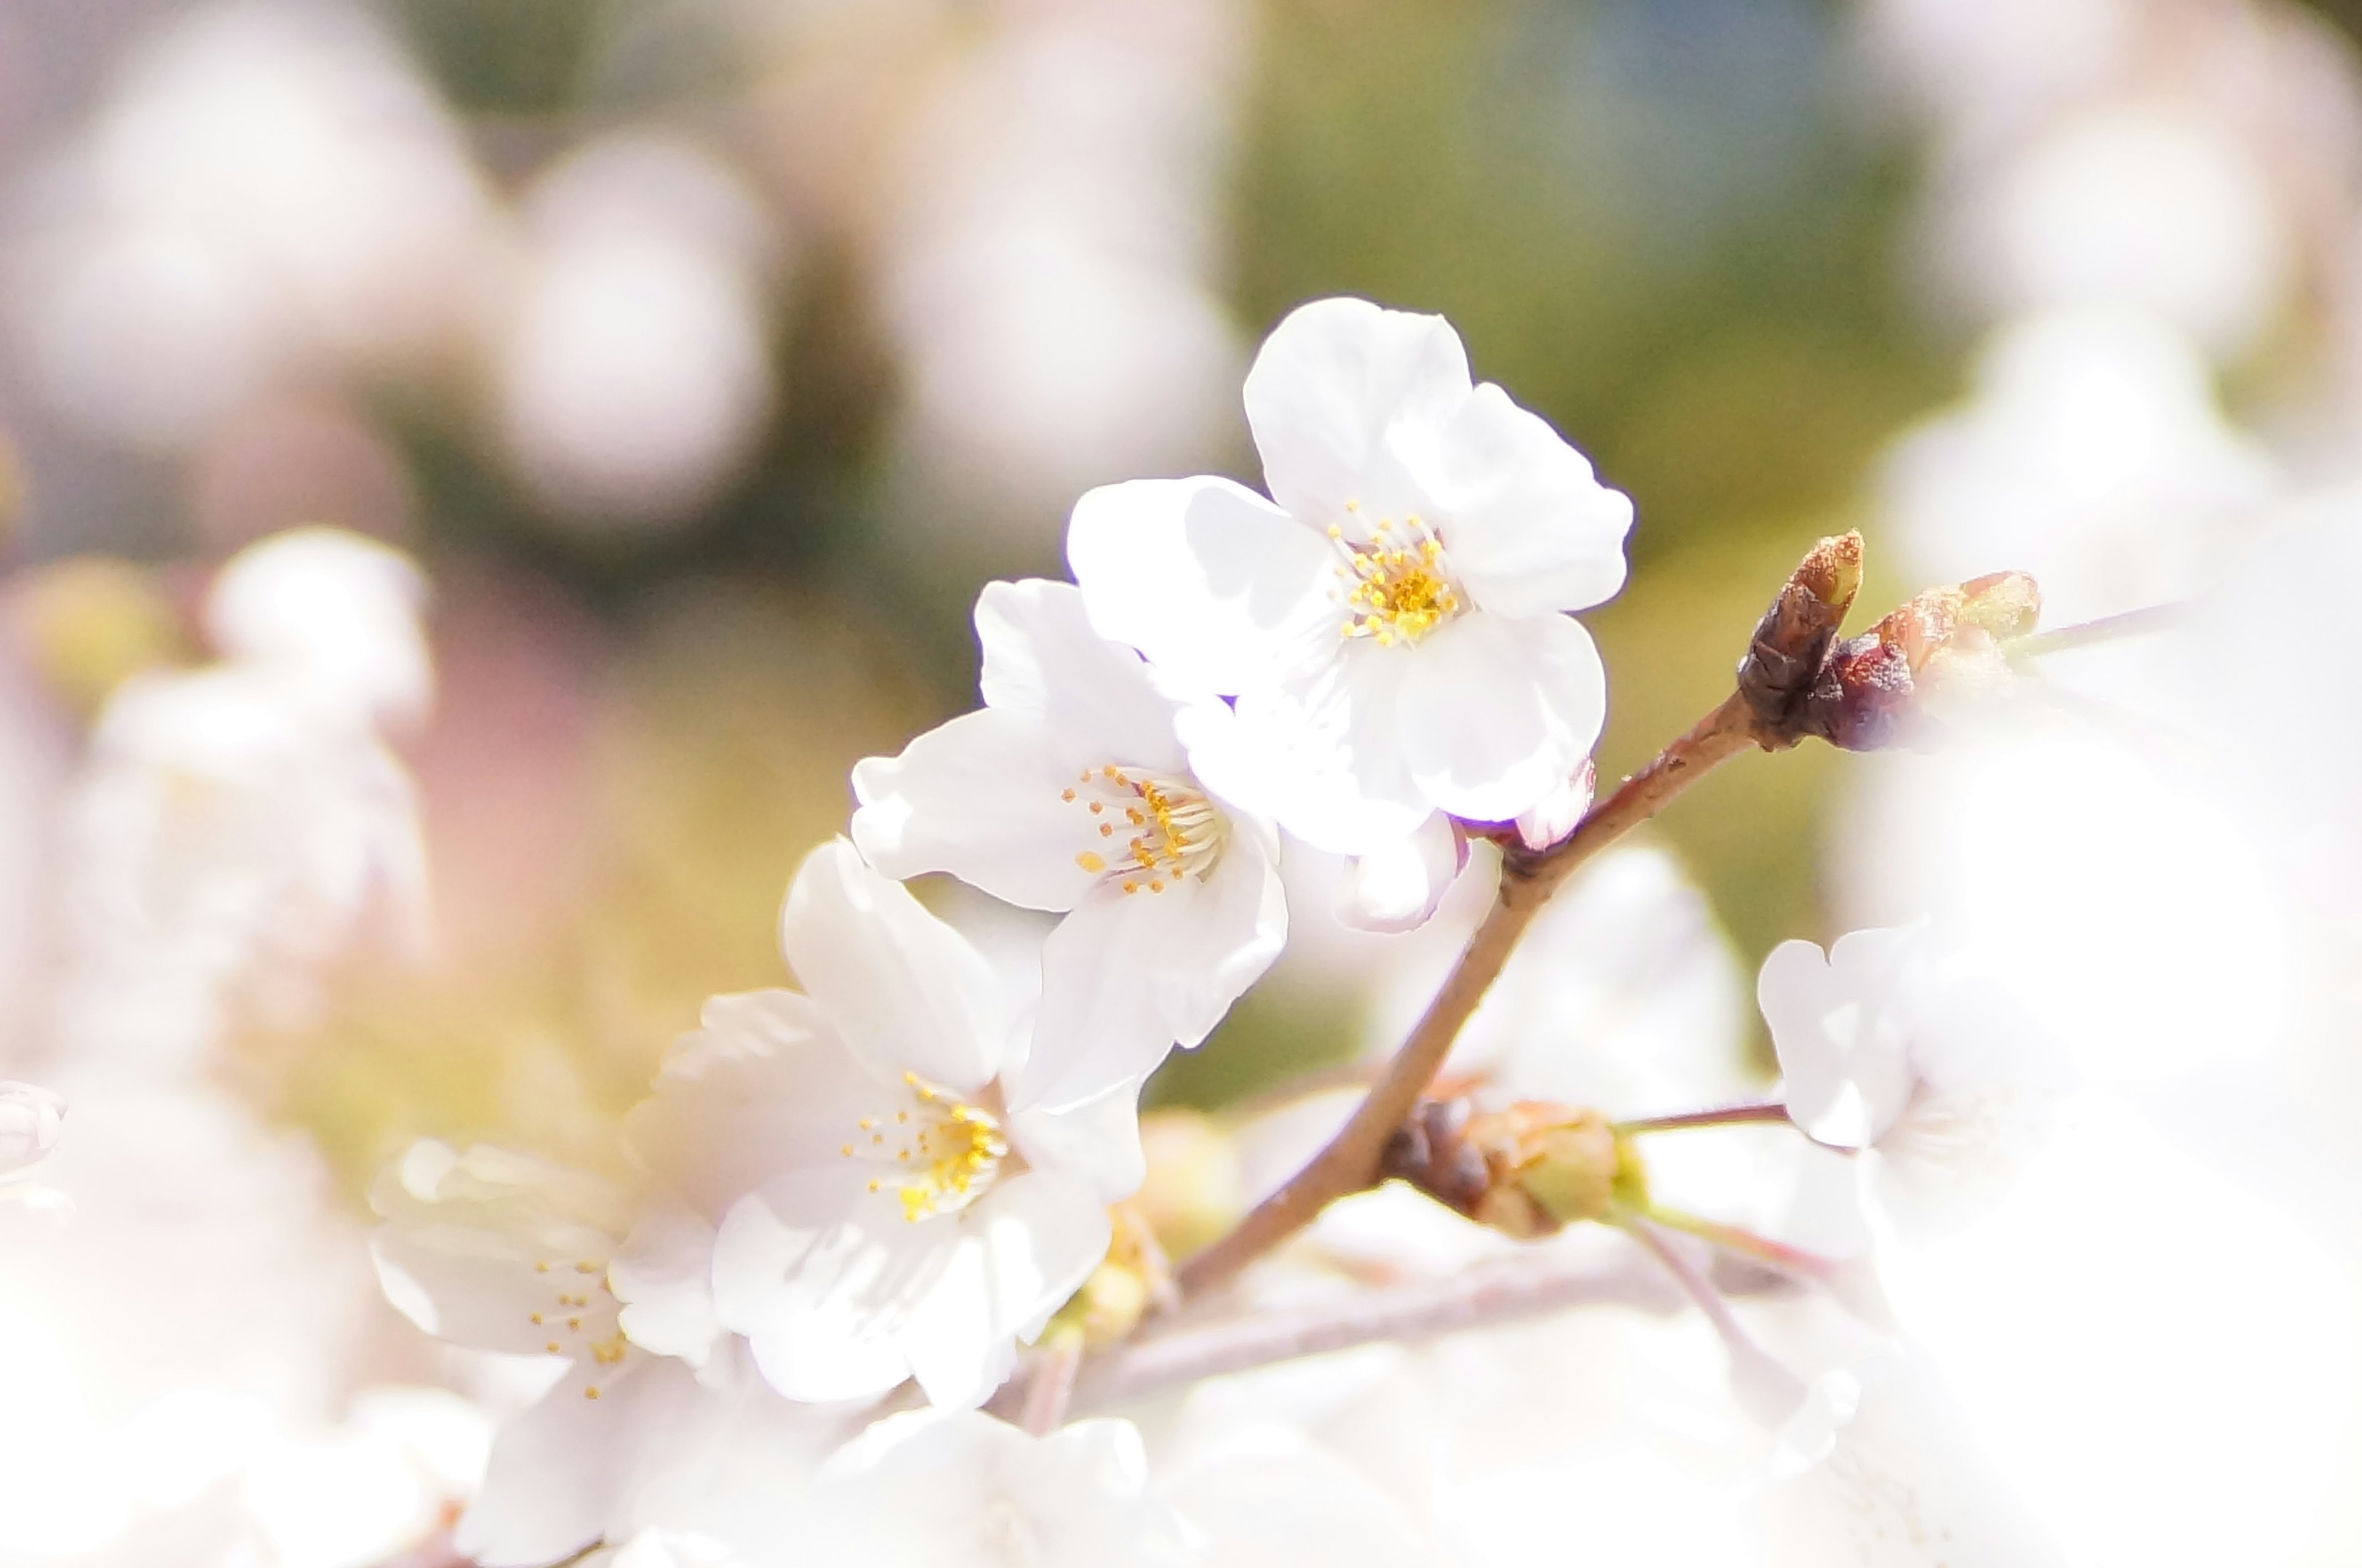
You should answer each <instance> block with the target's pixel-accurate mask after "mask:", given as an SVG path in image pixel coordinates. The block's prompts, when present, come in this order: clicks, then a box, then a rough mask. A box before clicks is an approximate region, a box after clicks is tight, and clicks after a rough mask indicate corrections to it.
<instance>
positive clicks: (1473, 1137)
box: [1385, 1100, 1645, 1240]
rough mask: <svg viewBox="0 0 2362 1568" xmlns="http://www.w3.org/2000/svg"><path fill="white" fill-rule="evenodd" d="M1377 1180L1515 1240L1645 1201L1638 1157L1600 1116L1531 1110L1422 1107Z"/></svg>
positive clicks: (1430, 1103)
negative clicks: (1409, 1189) (1396, 1183)
mask: <svg viewBox="0 0 2362 1568" xmlns="http://www.w3.org/2000/svg"><path fill="white" fill-rule="evenodd" d="M1385 1174H1386V1175H1388V1176H1396V1177H1399V1178H1400V1179H1402V1180H1404V1181H1406V1182H1408V1183H1409V1184H1410V1185H1411V1186H1413V1187H1417V1188H1418V1189H1419V1190H1420V1191H1421V1192H1424V1193H1426V1194H1427V1195H1428V1196H1429V1197H1430V1198H1434V1199H1435V1200H1436V1201H1437V1202H1439V1203H1441V1204H1443V1205H1444V1206H1445V1207H1447V1208H1449V1209H1454V1210H1456V1211H1457V1212H1459V1213H1462V1214H1464V1215H1466V1216H1467V1217H1468V1218H1469V1219H1471V1220H1475V1221H1476V1222H1477V1223H1479V1224H1481V1225H1487V1226H1490V1227H1491V1228H1492V1229H1494V1230H1496V1231H1501V1232H1502V1233H1503V1234H1505V1235H1509V1236H1515V1237H1518V1239H1519V1240H1533V1239H1536V1238H1539V1237H1542V1236H1548V1235H1551V1234H1553V1233H1554V1232H1556V1231H1559V1230H1560V1229H1562V1227H1564V1226H1566V1225H1569V1224H1572V1223H1573V1222H1575V1221H1577V1220H1603V1219H1606V1217H1607V1215H1608V1213H1609V1212H1610V1211H1611V1210H1612V1209H1614V1208H1615V1207H1616V1206H1617V1204H1619V1203H1623V1204H1630V1203H1634V1202H1636V1201H1645V1183H1644V1181H1643V1178H1642V1176H1641V1172H1640V1167H1639V1160H1638V1157H1637V1156H1636V1155H1635V1154H1634V1153H1633V1151H1632V1149H1631V1147H1630V1145H1629V1144H1628V1142H1627V1141H1626V1140H1624V1139H1622V1138H1619V1137H1618V1136H1617V1133H1616V1130H1615V1128H1614V1127H1613V1126H1612V1125H1611V1124H1610V1123H1609V1122H1608V1121H1607V1119H1606V1117H1605V1116H1603V1115H1601V1114H1600V1113H1599V1112H1598V1111H1595V1110H1575V1109H1572V1108H1570V1107H1567V1106H1562V1105H1551V1104H1549V1103H1546V1102H1544V1101H1540V1100H1520V1101H1518V1103H1516V1104H1514V1105H1511V1106H1509V1107H1507V1109H1505V1110H1497V1111H1485V1112H1473V1113H1472V1112H1471V1111H1470V1110H1469V1108H1468V1105H1467V1102H1466V1101H1464V1100H1427V1101H1422V1102H1421V1103H1420V1105H1419V1106H1418V1109H1417V1110H1415V1111H1413V1113H1412V1115H1411V1117H1410V1119H1409V1121H1407V1122H1406V1123H1405V1124H1404V1126H1403V1128H1402V1129H1401V1130H1400V1131H1399V1132H1396V1135H1395V1139H1394V1142H1393V1143H1390V1144H1389V1145H1388V1147H1387V1151H1386V1160H1385Z"/></svg>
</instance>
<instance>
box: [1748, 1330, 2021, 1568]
mask: <svg viewBox="0 0 2362 1568" xmlns="http://www.w3.org/2000/svg"><path fill="white" fill-rule="evenodd" d="M1773 1465H1774V1472H1775V1474H1779V1473H1781V1472H1785V1474H1784V1475H1783V1478H1782V1479H1781V1480H1780V1481H1778V1482H1776V1483H1775V1484H1773V1485H1770V1486H1768V1487H1766V1488H1765V1489H1764V1491H1763V1492H1762V1494H1761V1495H1760V1496H1759V1497H1758V1498H1757V1510H1758V1511H1757V1518H1758V1524H1759V1526H1760V1529H1761V1531H1762V1537H1761V1543H1762V1547H1763V1559H1762V1560H1763V1562H1765V1563H1766V1564H1767V1565H1768V1568H2055V1565H2057V1564H2060V1563H2063V1562H2065V1561H2066V1559H2065V1557H2064V1555H2063V1554H2062V1553H2061V1552H2060V1551H2059V1549H2058V1543H2057V1541H2056V1540H2054V1539H2053V1538H2052V1536H2051V1535H2050V1533H2049V1531H2048V1530H2047V1529H2045V1528H2044V1526H2043V1524H2042V1522H2041V1520H2040V1519H2039V1518H2037V1517H2036V1515H2035V1514H2034V1512H2033V1511H2032V1510H2031V1509H2029V1508H2028V1507H2026V1505H2025V1501H2024V1500H2023V1499H2021V1498H2020V1497H2019V1496H2017V1495H2016V1493H2015V1492H2014V1491H2013V1490H2012V1489H2011V1487H2010V1486H2009V1485H2008V1483H2007V1482H2006V1481H2005V1480H2004V1479H2003V1477H2002V1475H2001V1474H1999V1473H1998V1472H1997V1471H1996V1470H1995V1469H1994V1468H1993V1465H1992V1461H1990V1460H1989V1459H1987V1458H1986V1457H1985V1456H1984V1454H1983V1452H1981V1450H1980V1448H1979V1446H1978V1444H1977V1442H1976V1441H1975V1439H1974V1437H1973V1436H1972V1435H1971V1433H1970V1430H1969V1426H1968V1421H1967V1419H1966V1418H1965V1417H1964V1416H1963V1415H1962V1414H1961V1413H1960V1411H1959V1408H1958V1407H1957V1406H1955V1404H1954V1403H1953V1401H1952V1398H1951V1397H1950V1395H1949V1394H1948V1393H1947V1392H1946V1390H1945V1388H1944V1386H1943V1383H1942V1381H1941V1379H1940V1378H1939V1377H1938V1376H1937V1375H1936V1372H1935V1370H1934V1368H1933V1367H1932V1366H1930V1365H1929V1364H1927V1362H1926V1358H1925V1357H1923V1356H1920V1355H1917V1354H1915V1353H1908V1352H1905V1353H1893V1354H1884V1355H1878V1356H1873V1357H1871V1358H1870V1359H1868V1360H1866V1361H1863V1362H1860V1363H1858V1364H1855V1365H1853V1366H1850V1367H1848V1368H1846V1369H1844V1370H1841V1371H1837V1372H1831V1373H1827V1374H1824V1375H1822V1376H1821V1377H1819V1378H1817V1379H1816V1380H1815V1381H1814V1383H1813V1385H1812V1386H1811V1387H1810V1389H1809V1390H1808V1391H1807V1392H1806V1393H1805V1397H1804V1398H1803V1400H1802V1401H1801V1402H1800V1403H1799V1404H1798V1405H1797V1407H1796V1408H1795V1409H1794V1413H1793V1414H1791V1415H1790V1417H1789V1418H1788V1419H1787V1420H1786V1422H1785V1423H1784V1424H1783V1426H1782V1427H1781V1429H1780V1431H1779V1436H1778V1441H1777V1444H1776V1446H1775V1453H1774V1457H1773Z"/></svg>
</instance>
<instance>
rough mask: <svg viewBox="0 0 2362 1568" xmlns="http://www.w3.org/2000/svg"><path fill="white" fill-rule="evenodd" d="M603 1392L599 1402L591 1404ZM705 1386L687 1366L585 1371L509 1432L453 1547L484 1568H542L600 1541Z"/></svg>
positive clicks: (665, 1363) (573, 1374)
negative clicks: (656, 1449)
mask: <svg viewBox="0 0 2362 1568" xmlns="http://www.w3.org/2000/svg"><path fill="white" fill-rule="evenodd" d="M592 1387H596V1388H597V1389H598V1390H599V1397H597V1398H595V1399H593V1398H590V1397H586V1390H588V1389H590V1388H592ZM696 1394H697V1386H696V1383H695V1380H694V1378H693V1377H692V1376H691V1375H690V1371H689V1368H688V1367H687V1366H686V1365H684V1364H681V1363H679V1362H676V1361H670V1360H668V1359H664V1358H647V1357H637V1358H635V1359H634V1361H633V1362H632V1363H631V1364H628V1365H626V1366H623V1367H600V1366H596V1365H592V1364H588V1363H585V1364H579V1365H577V1366H576V1367H574V1368H573V1369H572V1370H571V1371H570V1372H569V1373H568V1375H566V1376H564V1377H562V1378H560V1379H558V1381H557V1385H556V1386H553V1387H552V1388H551V1389H550V1390H549V1392H548V1393H546V1394H545V1395H543V1396H542V1397H541V1400H540V1402H539V1403H538V1404H536V1405H535V1406H534V1407H533V1408H531V1409H529V1410H527V1411H526V1412H525V1413H524V1415H522V1416H519V1417H517V1418H516V1419H514V1420H513V1421H511V1422H509V1423H508V1425H506V1426H505V1427H502V1429H501V1432H500V1436H499V1437H498V1438H496V1439H495V1440H494V1441H493V1443H492V1456H491V1465H490V1467H489V1468H487V1470H486V1471H485V1473H484V1485H483V1488H482V1490H481V1491H480V1493H479V1494H478V1495H477V1497H476V1500H475V1502H474V1503H473V1504H472V1505H471V1506H470V1507H469V1509H468V1512H467V1514H466V1516H465V1517H464V1518H461V1519H460V1521H459V1526H458V1530H457V1531H456V1532H455V1537H454V1540H453V1545H454V1546H455V1547H456V1548H457V1549H458V1551H459V1553H460V1555H462V1556H463V1557H466V1558H468V1559H469V1561H471V1562H480V1563H482V1564H483V1565H484V1568H540V1565H541V1564H544V1563H549V1562H562V1561H564V1560H565V1559H567V1558H568V1557H570V1556H571V1555H573V1554H574V1553H575V1552H577V1551H580V1550H582V1548H584V1547H586V1546H589V1545H590V1544H591V1543H592V1542H593V1541H595V1540H598V1539H599V1537H600V1535H601V1534H602V1533H603V1532H604V1531H605V1530H606V1529H607V1528H608V1526H609V1524H610V1523H611V1522H612V1521H613V1519H614V1518H616V1516H617V1514H618V1513H619V1512H620V1511H621V1509H622V1506H623V1504H624V1499H625V1498H626V1497H627V1496H629V1493H630V1491H631V1488H632V1485H633V1483H634V1482H635V1479H636V1478H637V1476H638V1474H639V1473H640V1472H641V1470H642V1468H643V1466H644V1463H645V1460H646V1455H647V1453H648V1452H649V1449H650V1447H651V1446H652V1445H653V1444H655V1443H656V1442H658V1441H661V1440H662V1439H663V1437H664V1436H665V1428H666V1427H667V1426H668V1425H669V1424H670V1422H671V1420H672V1419H674V1418H675V1416H676V1414H677V1412H678V1411H679V1408H680V1407H682V1406H683V1405H684V1404H686V1403H688V1402H689V1401H690V1400H693V1399H694V1398H695V1397H696Z"/></svg>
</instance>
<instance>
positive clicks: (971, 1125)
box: [837, 1073, 1009, 1224]
mask: <svg viewBox="0 0 2362 1568" xmlns="http://www.w3.org/2000/svg"><path fill="white" fill-rule="evenodd" d="M902 1083H903V1086H904V1087H905V1088H908V1089H909V1090H910V1091H911V1101H912V1103H911V1105H909V1106H906V1107H903V1108H902V1109H900V1110H896V1111H895V1112H894V1113H893V1114H892V1115H890V1116H865V1117H863V1118H862V1119H861V1121H859V1122H858V1123H857V1124H856V1125H857V1126H858V1127H859V1129H860V1131H861V1133H862V1137H861V1139H860V1140H859V1141H857V1142H855V1143H846V1144H844V1146H843V1147H841V1148H840V1149H839V1150H838V1151H837V1152H838V1153H839V1154H842V1155H843V1156H844V1158H846V1159H852V1158H853V1157H854V1156H855V1155H856V1154H866V1155H868V1156H869V1157H871V1158H873V1159H876V1158H881V1157H882V1158H884V1159H886V1160H888V1161H889V1163H890V1164H891V1165H892V1166H893V1170H894V1172H895V1173H899V1174H889V1175H885V1176H872V1177H870V1178H869V1190H870V1191H872V1192H883V1191H885V1190H886V1188H887V1187H893V1189H894V1193H895V1196H896V1197H898V1198H900V1199H901V1200H902V1218H903V1219H905V1220H910V1221H911V1222H912V1223H913V1224H915V1223H917V1222H918V1221H919V1220H927V1219H932V1218H933V1217H934V1216H935V1215H938V1214H950V1213H954V1212H955V1211H957V1210H959V1209H965V1208H966V1207H967V1206H968V1205H969V1204H971V1203H973V1202H975V1201H976V1200H977V1198H982V1197H983V1196H984V1195H985V1192H986V1190H987V1189H988V1188H989V1187H991V1186H992V1182H993V1178H994V1177H995V1176H998V1175H999V1171H1000V1162H1001V1161H1003V1160H1005V1159H1007V1158H1008V1157H1009V1140H1008V1139H1007V1138H1006V1137H1004V1136H1003V1135H1002V1133H1001V1130H1000V1119H999V1117H996V1116H995V1115H993V1114H992V1112H991V1111H989V1110H986V1109H985V1108H984V1107H982V1106H980V1105H970V1104H968V1103H967V1102H966V1101H965V1100H963V1099H960V1098H959V1097H958V1096H956V1095H955V1094H953V1093H952V1092H951V1091H950V1090H948V1089H944V1088H936V1087H935V1086H934V1085H933V1084H931V1083H929V1082H927V1080H926V1079H924V1078H922V1077H919V1075H918V1074H916V1073H904V1074H903V1075H902Z"/></svg>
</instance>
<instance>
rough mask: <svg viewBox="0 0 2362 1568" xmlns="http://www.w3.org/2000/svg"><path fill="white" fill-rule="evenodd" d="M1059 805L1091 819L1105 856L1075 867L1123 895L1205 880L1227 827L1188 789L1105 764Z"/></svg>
mask: <svg viewBox="0 0 2362 1568" xmlns="http://www.w3.org/2000/svg"><path fill="white" fill-rule="evenodd" d="M1060 799H1062V800H1064V801H1067V802H1068V803H1069V804H1071V805H1075V806H1079V807H1080V808H1082V810H1083V811H1084V812H1087V814H1088V815H1089V816H1090V817H1091V818H1093V819H1094V823H1093V825H1094V826H1095V828H1096V829H1097V831H1098V836H1099V837H1100V838H1101V839H1104V840H1105V841H1106V848H1105V852H1104V853H1102V852H1101V851H1100V850H1097V849H1086V850H1083V851H1081V852H1079V853H1078V854H1076V856H1075V864H1076V865H1077V866H1079V867H1082V868H1083V869H1084V870H1086V871H1087V872H1089V873H1091V875H1093V876H1095V877H1098V878H1100V879H1101V880H1103V881H1110V882H1114V883H1116V884H1118V885H1119V886H1120V887H1121V888H1122V889H1123V890H1124V891H1125V892H1127V893H1161V892H1163V891H1164V889H1166V888H1167V887H1168V886H1171V885H1174V884H1175V883H1178V882H1179V881H1180V879H1181V878H1184V877H1199V878H1202V877H1204V876H1206V875H1207V874H1208V873H1209V872H1210V871H1212V870H1213V868H1214V864H1215V862H1216V861H1218V860H1220V858H1221V855H1222V845H1223V844H1224V843H1225V842H1226V841H1227V840H1228V839H1229V837H1230V834H1231V823H1230V819H1229V818H1228V817H1225V816H1224V815H1223V814H1222V812H1221V809H1220V807H1218V806H1216V805H1215V804H1214V802H1213V801H1210V800H1209V799H1207V797H1206V792H1205V791H1204V790H1200V789H1198V787H1197V786H1196V785H1195V784H1191V783H1186V782H1184V781H1182V780H1180V779H1177V778H1164V777H1163V776H1162V775H1159V774H1154V773H1147V772H1143V771H1141V770H1140V769H1137V768H1122V767H1117V766H1116V765H1115V764H1113V763H1111V762H1110V763H1109V764H1108V765H1107V766H1105V767H1099V768H1097V769H1095V770H1092V771H1089V772H1086V773H1085V774H1084V775H1083V776H1082V777H1081V778H1079V779H1077V780H1076V782H1075V784H1074V786H1073V787H1071V788H1069V789H1067V790H1062V791H1060Z"/></svg>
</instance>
